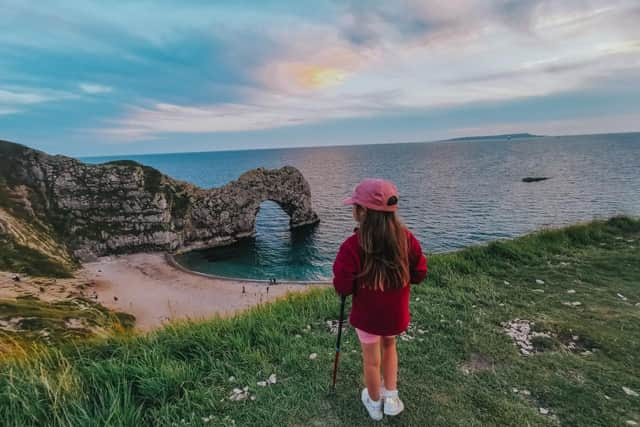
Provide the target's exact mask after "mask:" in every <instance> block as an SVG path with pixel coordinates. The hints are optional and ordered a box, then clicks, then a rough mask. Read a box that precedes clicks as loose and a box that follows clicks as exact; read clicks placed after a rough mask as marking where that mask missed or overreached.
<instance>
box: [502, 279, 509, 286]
mask: <svg viewBox="0 0 640 427" xmlns="http://www.w3.org/2000/svg"><path fill="white" fill-rule="evenodd" d="M502 283H504V284H505V285H507V286H508V285H510V284H511V283H509V282H507V281H506V280H505V281H504V282H502Z"/></svg>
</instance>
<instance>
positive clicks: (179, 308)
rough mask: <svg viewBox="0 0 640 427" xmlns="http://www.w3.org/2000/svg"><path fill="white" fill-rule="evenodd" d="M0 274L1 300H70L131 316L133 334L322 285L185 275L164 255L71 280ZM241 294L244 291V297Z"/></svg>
mask: <svg viewBox="0 0 640 427" xmlns="http://www.w3.org/2000/svg"><path fill="white" fill-rule="evenodd" d="M14 276H15V274H12V273H7V272H0V298H15V297H17V296H24V295H33V296H35V297H37V298H39V299H41V300H43V301H47V302H51V301H59V300H64V299H68V298H74V297H84V298H89V299H92V300H94V301H96V302H98V303H100V304H102V305H104V306H105V307H107V308H110V309H112V310H116V311H122V312H125V313H130V314H133V315H134V316H135V317H136V329H137V330H141V331H148V330H151V329H154V328H157V327H160V326H162V325H164V324H165V323H167V322H170V321H173V320H184V319H192V320H195V319H204V318H208V317H213V316H216V315H219V316H229V315H232V314H235V313H237V312H239V311H242V310H245V309H247V308H250V307H254V306H256V305H258V304H260V303H264V302H269V301H273V300H275V299H277V298H279V297H282V296H284V295H285V294H287V293H288V292H305V291H307V290H309V289H311V288H313V287H317V286H323V285H298V284H278V285H274V286H267V284H266V283H253V282H240V281H232V280H225V279H215V278H211V277H205V276H200V275H197V274H192V273H188V272H185V271H182V270H180V269H178V268H175V267H173V266H172V265H170V264H169V263H168V262H167V260H166V258H165V255H164V253H141V254H132V255H122V256H110V257H103V258H100V259H98V261H96V262H92V263H87V264H84V265H83V266H82V268H81V269H80V270H78V271H77V272H76V273H75V277H74V278H71V279H52V278H39V277H29V276H23V275H20V280H19V281H15V280H14V279H13V278H14ZM243 289H244V292H243Z"/></svg>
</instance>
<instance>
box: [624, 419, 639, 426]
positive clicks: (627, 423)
mask: <svg viewBox="0 0 640 427" xmlns="http://www.w3.org/2000/svg"><path fill="white" fill-rule="evenodd" d="M625 424H626V425H628V426H637V425H638V423H637V422H635V421H633V420H627V421H625Z"/></svg>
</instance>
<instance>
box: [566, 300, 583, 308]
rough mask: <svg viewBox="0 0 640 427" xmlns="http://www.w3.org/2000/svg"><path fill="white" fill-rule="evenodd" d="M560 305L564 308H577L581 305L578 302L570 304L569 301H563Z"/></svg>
mask: <svg viewBox="0 0 640 427" xmlns="http://www.w3.org/2000/svg"><path fill="white" fill-rule="evenodd" d="M562 305H566V306H569V307H577V306H579V305H582V303H581V302H580V301H571V302H569V301H564V302H563V303H562Z"/></svg>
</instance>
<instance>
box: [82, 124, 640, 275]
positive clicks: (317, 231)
mask: <svg viewBox="0 0 640 427" xmlns="http://www.w3.org/2000/svg"><path fill="white" fill-rule="evenodd" d="M116 159H130V160H135V161H137V162H140V163H143V164H145V165H149V166H152V167H155V168H157V169H159V170H160V171H162V172H163V173H165V174H167V175H170V176H172V177H174V178H176V179H179V180H184V181H188V182H191V183H193V184H196V185H198V186H200V187H202V188H210V187H217V186H221V185H223V184H225V183H227V182H229V181H231V180H234V179H236V178H238V177H239V176H240V175H241V174H242V173H243V172H245V171H247V170H248V169H252V168H256V167H266V168H278V167H281V166H284V165H291V166H295V167H296V168H298V169H299V170H300V171H301V172H302V173H303V175H304V176H305V178H306V179H307V181H308V182H309V184H310V187H311V196H312V203H313V207H314V209H315V210H316V212H317V213H318V215H319V217H320V223H319V224H318V225H317V226H315V227H305V228H303V229H300V230H293V231H292V230H289V228H288V223H289V218H288V217H287V215H286V213H285V212H284V211H283V210H282V209H281V208H280V207H279V206H278V205H277V204H276V203H274V202H272V201H264V202H263V203H262V205H261V206H260V211H259V213H258V217H257V222H256V235H255V237H253V238H247V239H244V240H242V241H240V242H238V243H236V244H233V245H231V246H227V247H222V248H213V249H208V250H202V251H193V252H189V253H187V254H184V255H182V256H179V257H178V261H179V262H180V263H181V264H182V265H184V266H185V267H187V268H190V269H192V270H195V271H199V272H204V273H209V274H212V275H217V276H225V277H233V278H245V279H258V280H269V279H272V278H273V279H276V280H277V281H319V280H322V281H324V280H329V279H330V278H331V276H332V271H331V268H332V264H333V260H334V258H335V255H336V253H337V251H338V248H339V246H340V244H341V243H342V242H343V241H344V240H345V239H346V238H347V237H348V236H349V235H350V234H351V233H352V232H353V229H354V226H355V223H354V221H353V218H352V216H351V208H350V207H348V206H342V205H341V201H342V200H343V199H344V198H345V197H348V196H349V195H350V194H351V191H352V190H353V188H354V187H355V185H356V184H357V183H358V182H359V181H360V180H361V179H363V178H384V179H388V180H391V181H392V182H394V183H395V184H396V186H397V187H398V189H399V193H400V197H399V199H400V202H399V206H400V208H399V215H400V217H401V219H402V221H403V222H404V223H405V224H406V225H407V226H408V227H409V228H410V229H411V230H412V231H413V233H414V234H415V235H416V237H417V238H418V240H419V241H420V243H421V245H422V248H423V250H424V251H425V252H427V253H430V254H431V253H441V252H447V251H454V250H456V249H460V248H463V247H465V246H469V245H478V244H483V243H486V242H489V241H493V240H498V239H508V238H513V237H516V236H520V235H523V234H526V233H528V232H531V231H533V230H538V229H541V228H548V227H560V226H563V225H567V224H573V223H576V222H579V221H588V220H592V219H603V218H608V217H611V216H614V215H632V216H638V215H640V133H627V134H601V135H581V136H545V137H531V138H506V137H504V138H496V139H490V138H489V139H487V138H483V139H477V140H474V139H469V140H464V141H441V142H425V143H394V144H376V145H354V146H332V147H311V148H286V149H268V150H245V151H213V152H200V153H175V154H148V155H124V156H109V157H91V158H82V159H81V160H83V161H85V162H89V163H101V162H107V161H111V160H116ZM525 177H548V178H549V179H547V180H544V181H539V182H529V183H527V182H523V178H525Z"/></svg>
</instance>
